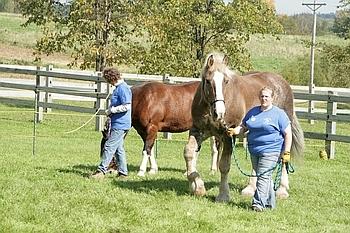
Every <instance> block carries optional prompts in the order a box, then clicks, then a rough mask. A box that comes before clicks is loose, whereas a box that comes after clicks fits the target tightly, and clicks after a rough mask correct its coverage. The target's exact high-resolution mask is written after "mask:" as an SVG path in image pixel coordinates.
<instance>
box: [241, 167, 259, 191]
mask: <svg viewBox="0 0 350 233" xmlns="http://www.w3.org/2000/svg"><path fill="white" fill-rule="evenodd" d="M252 175H256V172H255V170H254V169H252ZM256 180H257V178H256V177H255V176H251V177H250V178H249V181H248V185H247V186H246V187H245V188H244V189H243V190H242V192H241V194H242V195H243V196H249V197H252V196H254V193H255V190H256Z"/></svg>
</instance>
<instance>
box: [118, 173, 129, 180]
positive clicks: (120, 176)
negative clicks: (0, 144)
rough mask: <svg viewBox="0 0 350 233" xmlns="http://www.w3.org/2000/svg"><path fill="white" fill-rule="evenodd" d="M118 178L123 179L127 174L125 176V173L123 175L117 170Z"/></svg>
mask: <svg viewBox="0 0 350 233" xmlns="http://www.w3.org/2000/svg"><path fill="white" fill-rule="evenodd" d="M118 178H119V179H122V180H123V179H126V178H128V176H127V175H124V174H123V173H120V172H119V173H118Z"/></svg>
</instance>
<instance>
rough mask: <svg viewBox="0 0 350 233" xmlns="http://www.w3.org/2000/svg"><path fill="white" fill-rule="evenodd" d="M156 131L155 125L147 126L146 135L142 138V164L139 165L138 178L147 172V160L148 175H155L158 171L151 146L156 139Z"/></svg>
mask: <svg viewBox="0 0 350 233" xmlns="http://www.w3.org/2000/svg"><path fill="white" fill-rule="evenodd" d="M157 133H158V129H157V127H156V126H155V125H152V124H149V125H147V127H146V135H145V136H144V137H142V138H143V143H144V146H143V151H142V162H141V165H140V170H139V172H138V173H137V175H138V176H145V174H146V171H147V163H148V160H149V161H150V163H151V170H150V174H155V173H156V172H157V171H158V165H157V163H156V160H155V157H154V152H153V146H154V141H155V140H156V138H157Z"/></svg>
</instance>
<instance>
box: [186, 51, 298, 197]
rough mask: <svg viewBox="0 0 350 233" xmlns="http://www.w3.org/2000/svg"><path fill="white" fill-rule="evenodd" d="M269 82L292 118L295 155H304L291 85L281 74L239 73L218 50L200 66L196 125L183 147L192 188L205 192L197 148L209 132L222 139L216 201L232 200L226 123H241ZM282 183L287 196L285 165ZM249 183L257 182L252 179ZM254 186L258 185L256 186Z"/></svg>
mask: <svg viewBox="0 0 350 233" xmlns="http://www.w3.org/2000/svg"><path fill="white" fill-rule="evenodd" d="M264 86H268V87H270V88H273V90H274V92H275V98H274V100H275V102H274V105H276V106H278V107H280V108H282V109H284V110H285V111H286V113H287V115H288V117H289V119H290V120H291V122H292V124H291V125H292V134H293V137H292V140H293V142H292V149H291V150H292V153H291V154H292V155H293V156H302V155H303V154H302V152H303V148H304V136H303V131H302V129H301V127H300V124H299V122H298V119H297V117H296V115H295V112H294V95H293V92H292V89H291V87H290V85H289V84H288V83H287V82H286V81H285V80H284V79H283V78H282V77H281V76H280V75H278V74H275V73H271V72H250V73H247V74H245V75H243V76H240V75H237V74H236V73H235V72H233V71H232V70H231V69H230V68H229V67H228V59H227V57H226V56H223V55H221V54H219V53H212V54H209V55H208V57H207V58H206V61H205V63H204V66H203V68H202V70H201V84H200V87H199V88H198V89H197V92H196V94H195V96H194V99H193V103H192V119H193V126H192V127H191V129H190V131H189V139H188V143H187V145H186V146H185V148H184V158H185V161H186V169H187V178H188V181H189V184H190V189H191V192H192V193H193V194H195V195H199V196H203V195H204V194H205V191H206V190H205V185H204V181H203V180H202V179H201V177H200V175H199V172H198V171H197V169H196V159H197V156H198V148H200V145H201V144H202V142H203V141H204V140H205V139H207V138H208V137H210V136H215V137H217V138H218V139H219V140H220V141H221V142H222V143H223V150H222V155H221V159H220V162H219V170H220V173H221V181H220V188H219V194H218V196H217V197H216V201H218V202H225V201H230V194H229V186H228V172H229V170H230V166H231V154H232V139H231V137H229V136H227V134H226V127H236V126H238V125H239V124H241V121H242V119H243V117H244V116H245V114H246V112H247V111H248V110H249V109H251V108H252V107H254V106H257V105H259V104H260V103H259V91H260V90H261V89H262V87H264ZM282 170H283V171H284V172H282V177H281V183H280V187H279V190H277V192H276V196H278V195H280V194H281V195H282V196H288V192H287V189H288V176H287V172H286V169H285V168H284V169H282ZM250 183H251V184H252V185H253V186H255V183H254V182H253V181H250ZM253 188H255V187H253Z"/></svg>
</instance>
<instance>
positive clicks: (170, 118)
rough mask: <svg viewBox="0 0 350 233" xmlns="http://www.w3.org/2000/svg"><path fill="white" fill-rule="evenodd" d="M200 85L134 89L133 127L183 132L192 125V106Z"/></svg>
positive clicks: (148, 85) (151, 85) (150, 84)
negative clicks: (150, 126) (149, 125)
mask: <svg viewBox="0 0 350 233" xmlns="http://www.w3.org/2000/svg"><path fill="white" fill-rule="evenodd" d="M199 84H200V82H199V81H198V82H196V81H194V82H187V83H182V84H176V85H169V84H164V83H158V82H147V83H144V84H142V85H139V86H136V87H135V88H132V93H133V104H132V118H133V126H134V128H136V129H137V128H142V127H146V126H147V125H148V124H152V125H155V126H156V127H157V129H158V131H162V132H183V131H186V130H188V128H189V127H190V125H191V124H192V119H191V115H190V114H191V104H192V101H193V96H194V93H195V91H196V90H197V88H198V86H199Z"/></svg>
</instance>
